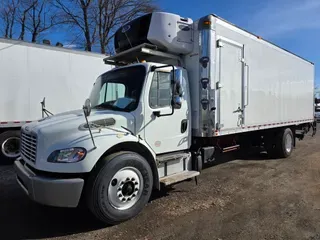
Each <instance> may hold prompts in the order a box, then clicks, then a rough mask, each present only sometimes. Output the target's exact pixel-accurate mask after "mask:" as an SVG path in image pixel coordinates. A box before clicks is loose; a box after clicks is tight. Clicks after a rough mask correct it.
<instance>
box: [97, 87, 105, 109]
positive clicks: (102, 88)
mask: <svg viewBox="0 0 320 240" xmlns="http://www.w3.org/2000/svg"><path fill="white" fill-rule="evenodd" d="M106 87H107V84H103V86H102V87H101V89H100V92H99V102H98V104H101V103H104V102H105V101H104V99H105V98H106Z"/></svg>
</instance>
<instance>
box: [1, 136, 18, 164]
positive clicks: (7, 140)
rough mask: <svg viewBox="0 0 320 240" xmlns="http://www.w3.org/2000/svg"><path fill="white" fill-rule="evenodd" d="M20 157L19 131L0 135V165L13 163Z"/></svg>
mask: <svg viewBox="0 0 320 240" xmlns="http://www.w3.org/2000/svg"><path fill="white" fill-rule="evenodd" d="M19 156H20V131H6V132H3V133H1V134H0V165H1V164H9V163H13V161H14V160H15V159H17V158H18V157H19Z"/></svg>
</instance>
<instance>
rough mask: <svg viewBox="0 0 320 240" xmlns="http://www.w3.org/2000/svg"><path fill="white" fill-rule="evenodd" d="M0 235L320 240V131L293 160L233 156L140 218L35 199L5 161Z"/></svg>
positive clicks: (157, 198) (166, 194)
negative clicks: (115, 219) (111, 221)
mask: <svg viewBox="0 0 320 240" xmlns="http://www.w3.org/2000/svg"><path fill="white" fill-rule="evenodd" d="M0 239H4V240H7V239H81V240H91V239H131V240H132V239H142V240H146V239H177V240H178V239H210V240H218V239H219V240H227V239H245V240H247V239H255V240H256V239H299V240H302V239H309V240H316V239H319V240H320V134H317V136H315V137H314V138H311V137H307V138H306V139H305V140H303V141H301V142H298V145H297V149H295V151H294V153H293V155H292V156H291V157H290V158H288V159H282V160H268V159H267V158H266V156H264V155H256V156H252V157H250V158H248V159H245V160H239V159H232V157H231V156H228V157H226V159H225V160H223V161H220V162H217V163H216V164H215V165H214V166H212V167H210V168H207V169H205V170H203V172H202V174H201V175H200V177H199V179H198V185H196V184H195V182H194V181H188V182H183V183H180V184H177V185H175V186H174V187H172V188H168V189H166V190H165V191H162V192H160V193H155V194H154V196H153V197H152V200H151V201H150V203H149V204H148V205H147V206H146V208H145V209H144V211H143V212H142V213H141V214H140V215H139V216H137V217H136V218H135V219H132V220H130V221H127V222H125V223H123V224H120V225H117V226H114V227H104V226H101V225H100V224H99V223H98V222H97V221H96V220H95V219H94V218H93V217H92V216H91V214H90V213H88V212H87V211H86V210H85V209H60V208H50V207H44V206H39V205H37V204H34V203H33V202H31V201H30V200H29V199H28V198H27V197H26V196H25V195H24V193H23V192H22V191H21V190H20V189H19V187H18V186H17V184H16V182H15V176H14V172H13V169H12V166H0Z"/></svg>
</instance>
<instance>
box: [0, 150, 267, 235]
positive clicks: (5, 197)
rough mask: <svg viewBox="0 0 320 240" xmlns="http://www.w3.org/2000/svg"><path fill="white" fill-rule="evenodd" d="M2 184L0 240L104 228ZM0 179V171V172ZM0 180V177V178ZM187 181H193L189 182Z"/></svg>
mask: <svg viewBox="0 0 320 240" xmlns="http://www.w3.org/2000/svg"><path fill="white" fill-rule="evenodd" d="M236 159H239V156H238V155H237V154H234V153H228V154H225V155H223V156H221V157H219V160H216V161H214V162H212V163H210V164H209V165H208V166H206V167H211V166H216V165H220V164H223V163H226V162H230V161H233V160H236ZM242 159H243V160H255V161H257V160H268V156H267V155H266V154H263V153H259V152H257V151H254V152H250V153H248V154H247V156H246V157H245V158H242ZM0 168H1V167H0ZM10 174H11V175H12V176H8V177H9V178H8V179H7V180H5V181H3V180H2V181H0V191H1V192H0V236H1V237H0V238H1V239H6V240H9V239H42V238H51V237H61V236H67V235H71V234H77V233H84V232H90V231H94V230H98V229H101V228H107V227H108V226H105V225H103V224H101V223H100V222H99V221H97V220H96V219H95V218H94V217H93V215H92V214H91V213H90V212H89V210H88V209H86V208H85V207H79V208H76V209H66V208H53V207H46V206H42V205H38V204H36V203H33V202H32V201H30V200H29V199H28V198H27V196H25V194H24V193H23V192H22V190H21V189H20V188H19V187H18V185H17V183H16V182H15V179H14V173H13V172H11V173H10ZM0 175H1V169H0ZM0 179H1V177H0ZM190 181H194V179H191V180H190ZM172 191H174V192H176V191H179V190H177V189H175V185H173V186H171V187H166V188H164V189H162V190H161V191H154V192H153V194H152V197H151V199H150V202H152V201H157V200H158V199H161V198H162V197H165V196H168V195H170V192H172Z"/></svg>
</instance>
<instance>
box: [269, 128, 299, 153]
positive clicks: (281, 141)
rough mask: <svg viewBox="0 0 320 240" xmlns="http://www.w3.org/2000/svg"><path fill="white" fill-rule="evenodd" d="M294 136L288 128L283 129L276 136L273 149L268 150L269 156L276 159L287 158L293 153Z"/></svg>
mask: <svg viewBox="0 0 320 240" xmlns="http://www.w3.org/2000/svg"><path fill="white" fill-rule="evenodd" d="M293 143H294V136H293V133H292V131H291V129H290V128H286V129H283V130H282V131H280V132H279V133H278V134H277V136H276V142H275V145H274V147H273V148H271V149H269V152H270V155H271V156H272V157H276V158H288V157H290V155H291V154H292V152H293V148H294V147H293Z"/></svg>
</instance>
